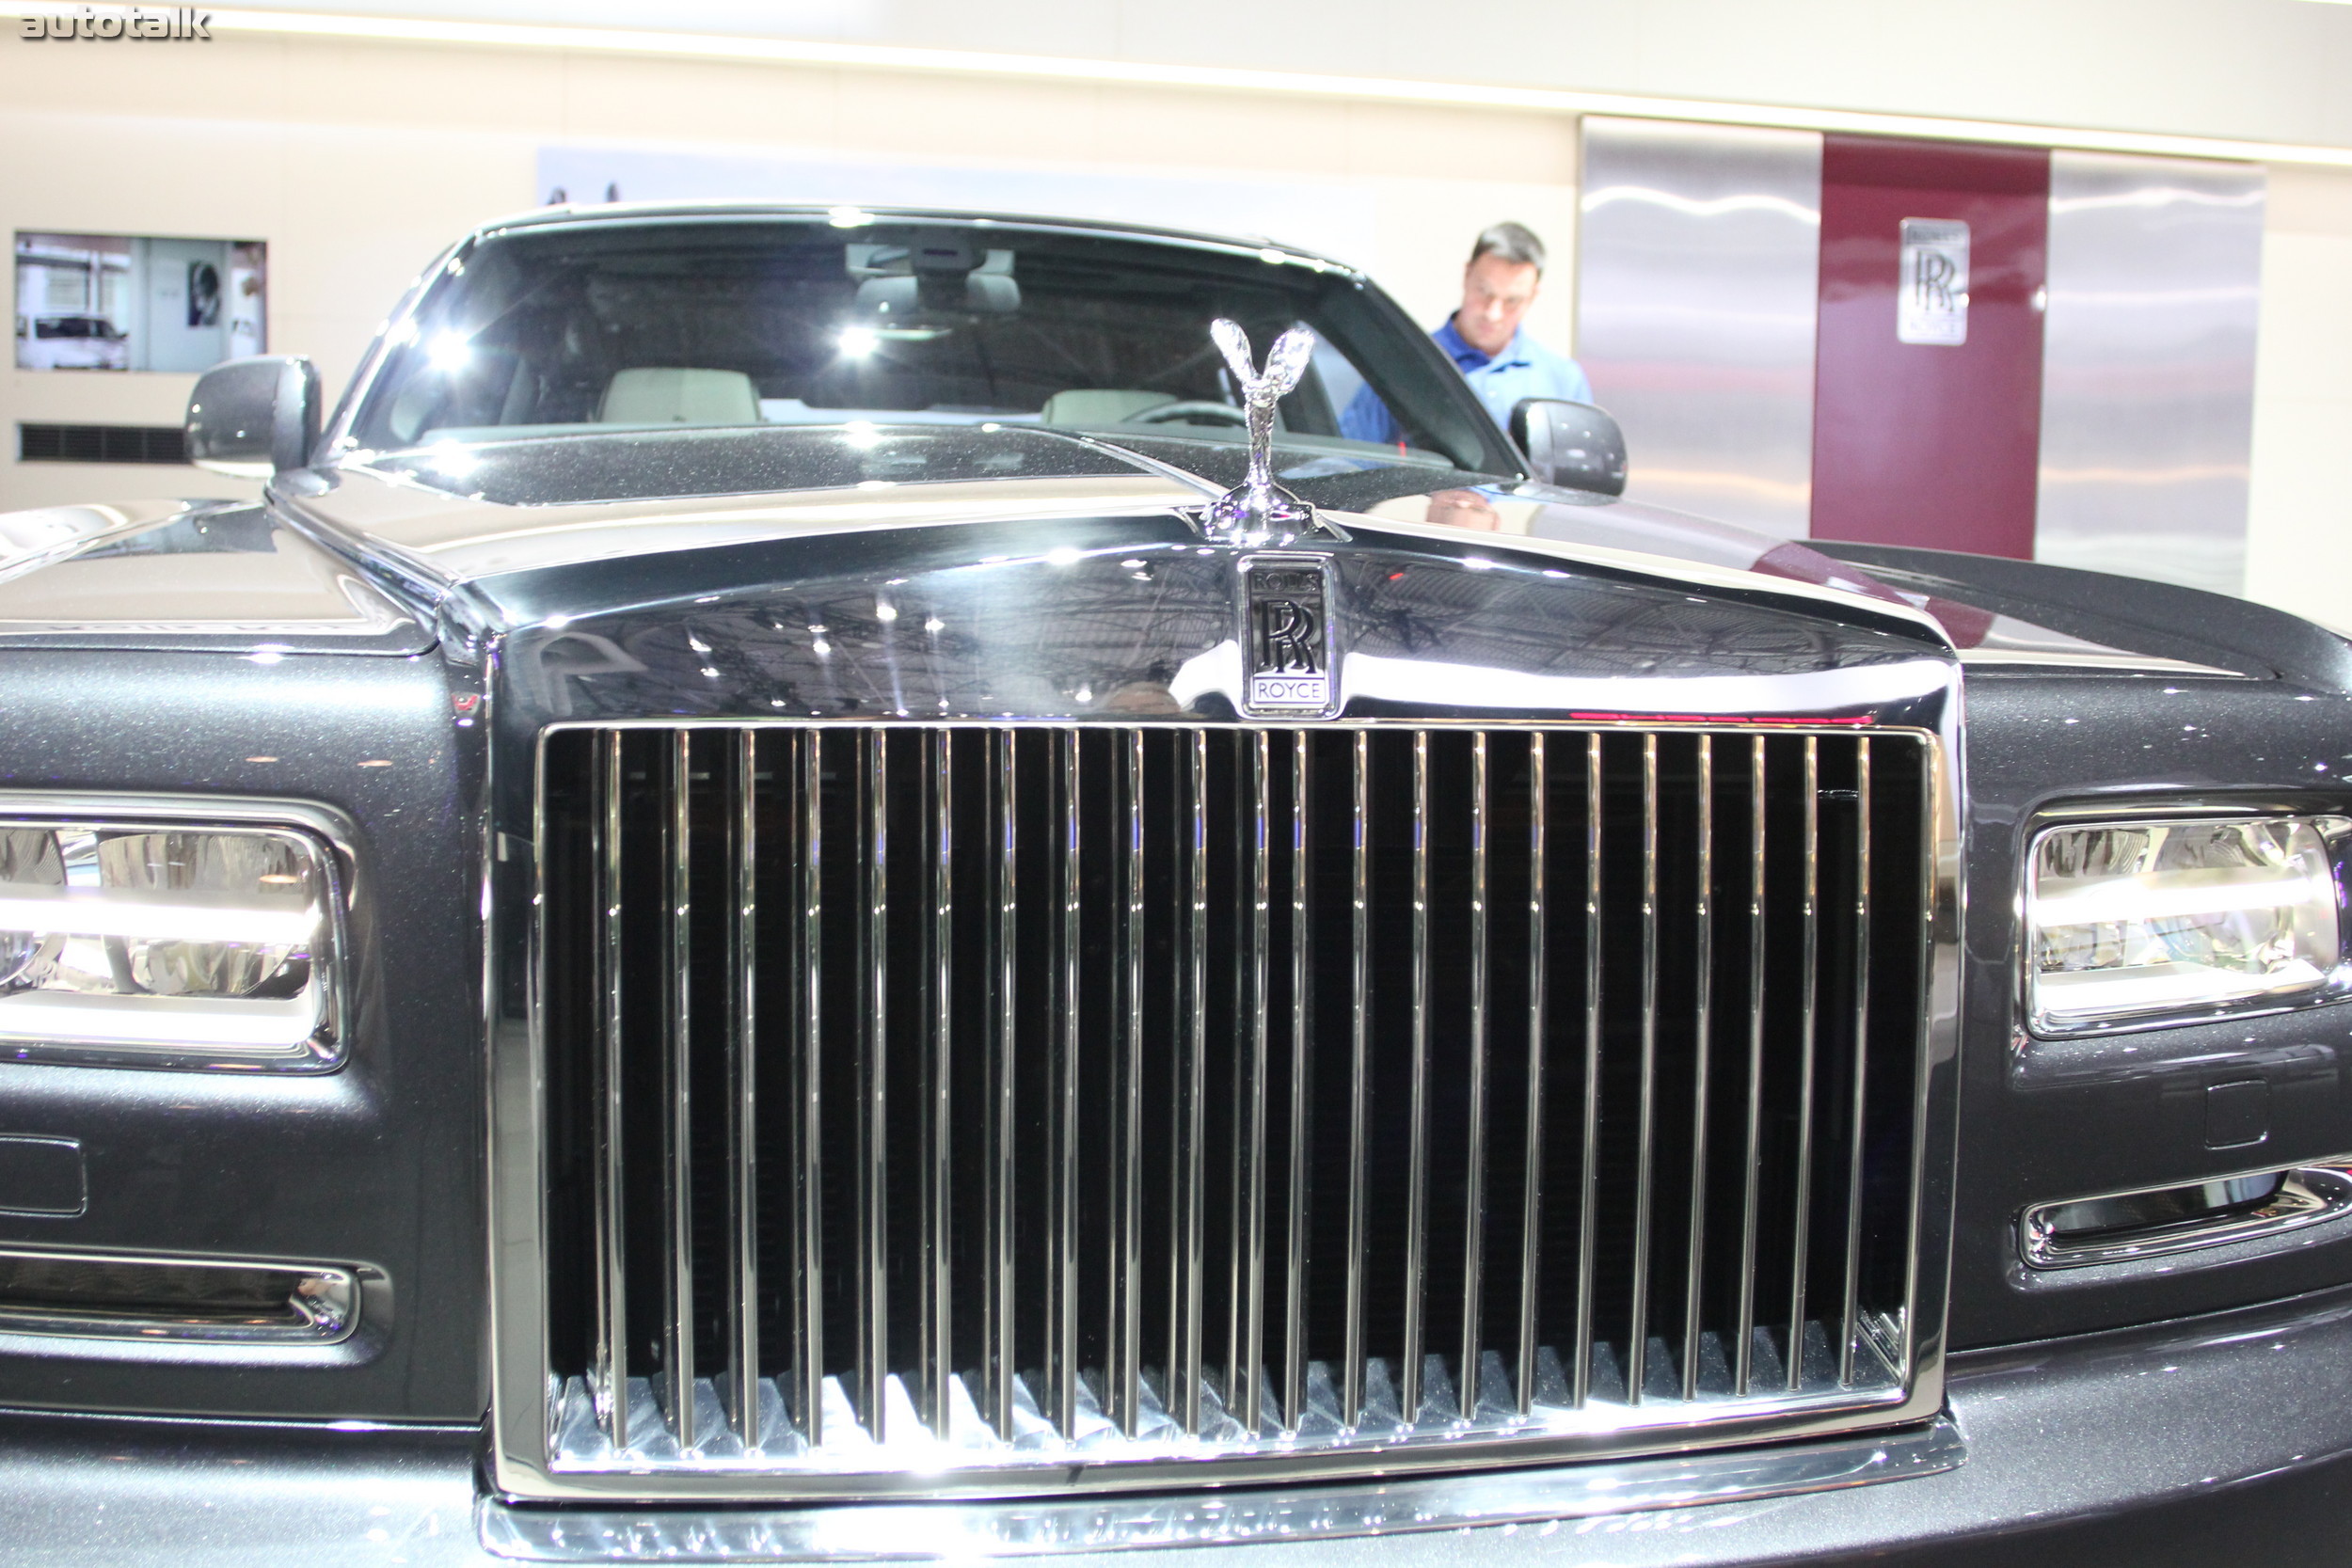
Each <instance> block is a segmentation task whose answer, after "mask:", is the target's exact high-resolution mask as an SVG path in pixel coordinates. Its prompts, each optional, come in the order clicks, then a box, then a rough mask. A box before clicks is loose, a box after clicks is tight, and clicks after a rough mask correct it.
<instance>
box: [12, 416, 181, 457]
mask: <svg viewBox="0 0 2352 1568" xmlns="http://www.w3.org/2000/svg"><path fill="white" fill-rule="evenodd" d="M16 460H17V461H18V462H20V463H168V464H180V463H185V462H186V461H187V460H188V450H187V436H186V434H185V433H184V432H183V430H182V429H181V428H180V427H179V426H178V425H176V424H31V423H20V424H19V425H18V426H17V427H16Z"/></svg>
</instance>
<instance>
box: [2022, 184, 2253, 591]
mask: <svg viewBox="0 0 2352 1568" xmlns="http://www.w3.org/2000/svg"><path fill="white" fill-rule="evenodd" d="M2263 197H2264V175H2263V170H2262V167H2261V166H2259V165H2256V164H2226V163H2205V162H2201V161H2191V160H2188V159H2184V158H2143V157H2132V156H2126V155H2123V154H2119V153H2107V152H2070V151H2065V150H2059V151H2057V152H2053V153H2052V154H2051V155H2050V255H2049V309H2048V312H2047V315H2046V318H2045V320H2044V322H2043V327H2042V467H2041V479H2040V485H2039V496H2038V505H2037V518H2036V529H2035V541H2034V555H2035V558H2036V559H2037V560H2042V561H2048V562H2056V563H2058V564H2059V565H2064V566H2082V567H2088V568H2090V569H2093V570H2097V571H2106V572H2128V573H2130V574H2132V575H2133V576H2136V577H2146V578H2158V579H2160V580H2162V581H2166V582H2179V583H2186V584H2189V585H2191V586H2193V587H2198V588H2210V589H2215V590H2217V591H2218V592H2221V593H2225V594H2234V593H2237V592H2238V591H2239V589H2240V588H2241V587H2242V586H2243V583H2244V578H2245V563H2246V489H2247V472H2248V464H2249V450H2250V448H2251V445H2252V439H2253V417H2254V325H2255V317H2256V314H2257V312H2258V309H2259V308H2260V304H2261V283H2262V235H2263Z"/></svg>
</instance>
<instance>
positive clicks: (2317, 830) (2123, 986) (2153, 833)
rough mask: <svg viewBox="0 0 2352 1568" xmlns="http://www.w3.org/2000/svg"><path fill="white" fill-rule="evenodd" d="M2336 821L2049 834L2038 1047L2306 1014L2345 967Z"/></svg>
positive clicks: (2033, 977) (2032, 879)
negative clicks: (2272, 1012)
mask: <svg viewBox="0 0 2352 1568" xmlns="http://www.w3.org/2000/svg"><path fill="white" fill-rule="evenodd" d="M2347 831H2352V821H2347V820H2346V819H2345V818H2344V817H2340V816H2299V817H2267V818H2259V819H2257V818H2248V817H2240V818H2237V819H2235V820H2229V821H2211V820H2202V821H2178V822H2122V823H2108V824H2106V825H2104V826H2100V827H2084V828H2053V829H2050V830H2049V831H2047V832H2044V833H2042V836H2041V837H2040V839H2038V840H2037V841H2036V843H2035V845H2034V850H2033V858H2032V865H2031V869H2030V871H2029V872H2028V875H2027V881H2026V939H2027V944H2028V951H2029V952H2030V954H2031V968H2030V970H2029V973H2028V976H2027V981H2026V989H2027V992H2028V995H2027V1007H2028V1010H2029V1012H2030V1014H2031V1018H2032V1027H2033V1030H2034V1032H2035V1033H2036V1034H2067V1033H2071V1032H2074V1031H2078V1030H2082V1029H2086V1028H2091V1027H2096V1026H2098V1025H2100V1024H2105V1023H2110V1022H2120V1021H2125V1020H2141V1021H2153V1020H2155V1019H2158V1018H2162V1017H2165V1016H2166V1015H2187V1014H2194V1013H2198V1012H2203V1011H2210V1010H2213V1009H2215V1008H2233V1007H2260V1006H2278V1005H2281V1004H2286V1003H2291V1002H2296V1001H2310V1000H2313V999H2315V998H2316V997H2317V996H2318V994H2319V993H2320V992H2321V991H2322V990H2324V989H2325V988H2326V987H2327V986H2328V982H2329V978H2330V976H2331V974H2333V972H2334V971H2335V969H2336V967H2337V965H2338V963H2339V961H2340V960H2341V958H2342V954H2343V937H2342V933H2341V932H2340V931H2339V929H2338V921H2337V911H2338V908H2339V904H2340V899H2339V896H2338V893H2337V888H2336V869H2335V862H2336V856H2335V853H2334V851H2333V848H2332V847H2331V841H2334V840H2337V839H2340V838H2342V837H2343V836H2344V834H2345V833H2346V832H2347Z"/></svg>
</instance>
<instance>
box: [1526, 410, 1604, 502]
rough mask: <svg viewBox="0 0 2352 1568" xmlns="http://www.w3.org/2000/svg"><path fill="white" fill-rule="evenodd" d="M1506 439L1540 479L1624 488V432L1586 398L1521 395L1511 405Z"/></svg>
mask: <svg viewBox="0 0 2352 1568" xmlns="http://www.w3.org/2000/svg"><path fill="white" fill-rule="evenodd" d="M1511 439H1512V440H1514V441H1516V442H1518V447H1519V451H1523V452H1525V453H1526V454H1527V464H1528V467H1530V468H1531V469H1533V470H1534V477H1535V478H1537V479H1539V480H1541V481H1543V482H1544V483H1546V484H1561V485H1565V486H1566V487H1567V488H1569V489H1571V490H1590V491H1592V492H1593V493H1594V494H1596V495H1602V496H1622V495H1624V494H1625V433H1624V432H1623V431H1621V430H1619V429H1618V428H1617V421H1616V420H1613V419H1611V418H1610V417H1609V415H1608V414H1607V413H1606V412H1604V411H1603V410H1601V409H1598V408H1596V407H1594V406H1593V405H1592V404H1589V403H1570V402H1568V401H1567V400H1566V399H1565V398H1521V399H1520V400H1519V401H1518V405H1517V406H1516V407H1514V408H1513V409H1512V410H1511Z"/></svg>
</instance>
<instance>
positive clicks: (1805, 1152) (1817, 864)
mask: <svg viewBox="0 0 2352 1568" xmlns="http://www.w3.org/2000/svg"><path fill="white" fill-rule="evenodd" d="M1803 745H1804V787H1803V788H1802V789H1801V790H1800V791H1799V792H1798V816H1799V819H1800V820H1801V822H1802V823H1803V829H1802V832H1803V833H1804V842H1803V846H1802V854H1803V857H1804V858H1803V861H1802V864H1803V867H1804V871H1803V880H1802V882H1801V883H1800V884H1799V904H1798V920H1799V931H1800V934H1801V946H1800V947H1799V952H1800V953H1801V955H1802V957H1801V958H1800V960H1799V966H1798V970H1797V985H1798V988H1799V990H1798V997H1799V1000H1798V1003H1797V1037H1798V1041H1799V1054H1798V1057H1797V1063H1798V1066H1797V1131H1796V1141H1795V1158H1796V1163H1797V1179H1796V1196H1795V1197H1794V1198H1793V1199H1792V1200H1791V1202H1790V1204H1789V1214H1790V1220H1791V1224H1792V1226H1793V1227H1794V1229H1795V1232H1796V1235H1795V1240H1794V1241H1793V1242H1791V1243H1789V1262H1788V1318H1787V1320H1786V1322H1787V1323H1788V1337H1787V1338H1786V1339H1784V1340H1783V1341H1782V1345H1781V1353H1780V1354H1781V1363H1782V1367H1783V1376H1784V1378H1785V1379H1786V1382H1787V1385H1788V1388H1789V1389H1790V1390H1792V1391H1793V1390H1795V1389H1796V1388H1798V1387H1800V1386H1802V1385H1803V1382H1804V1306H1805V1286H1806V1284H1807V1280H1806V1277H1805V1276H1806V1275H1807V1274H1808V1273H1809V1272H1810V1265H1811V1263H1812V1260H1813V1253H1812V1240H1813V1164H1814V1161H1813V1101H1814V1088H1815V1084H1814V1077H1815V1073H1816V1069H1818V1068H1819V1066H1820V1062H1819V1060H1818V1056H1817V1049H1818V1046H1819V1044H1820V1041H1819V1039H1818V1037H1817V1034H1816V1032H1817V1030H1818V1029H1819V1027H1820V961H1821V953H1820V897H1821V743H1820V740H1819V739H1817V738H1815V737H1814V736H1805V737H1804V741H1803Z"/></svg>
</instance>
